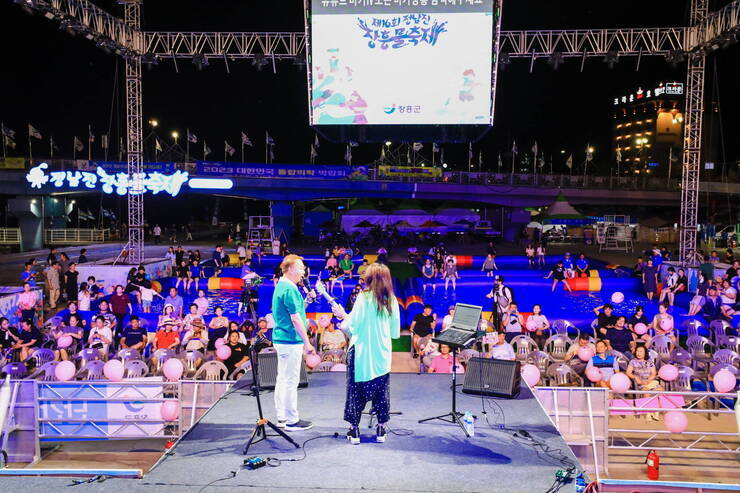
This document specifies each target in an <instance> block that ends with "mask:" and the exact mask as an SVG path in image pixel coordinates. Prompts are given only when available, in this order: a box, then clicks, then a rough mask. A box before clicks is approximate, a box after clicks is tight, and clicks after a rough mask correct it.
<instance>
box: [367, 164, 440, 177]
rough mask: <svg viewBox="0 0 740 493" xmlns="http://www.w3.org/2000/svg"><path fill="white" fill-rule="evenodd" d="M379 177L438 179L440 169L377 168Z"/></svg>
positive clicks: (414, 167)
mask: <svg viewBox="0 0 740 493" xmlns="http://www.w3.org/2000/svg"><path fill="white" fill-rule="evenodd" d="M378 173H379V174H380V176H408V177H419V178H425V177H429V178H439V177H440V176H442V169H441V168H422V167H421V166H387V165H386V166H378Z"/></svg>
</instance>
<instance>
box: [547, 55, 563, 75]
mask: <svg viewBox="0 0 740 493" xmlns="http://www.w3.org/2000/svg"><path fill="white" fill-rule="evenodd" d="M564 61H565V60H564V59H563V54H562V53H561V52H559V51H553V52H552V53H551V54H550V58H549V59H548V60H547V63H548V64H549V65H551V66H552V68H553V70H557V69H558V68H560V65H562V64H563V62H564Z"/></svg>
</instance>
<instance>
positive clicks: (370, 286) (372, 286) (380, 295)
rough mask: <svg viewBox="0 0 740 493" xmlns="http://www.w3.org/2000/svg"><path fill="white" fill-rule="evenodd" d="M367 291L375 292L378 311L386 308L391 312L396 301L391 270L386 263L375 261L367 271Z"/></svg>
mask: <svg viewBox="0 0 740 493" xmlns="http://www.w3.org/2000/svg"><path fill="white" fill-rule="evenodd" d="M364 277H365V284H367V289H366V291H368V292H370V293H372V294H373V296H374V297H375V301H376V302H377V304H378V311H381V312H382V311H383V310H386V311H387V312H388V315H390V314H391V303H392V302H395V300H394V298H395V296H394V295H393V281H392V280H391V271H390V270H389V269H388V267H387V266H386V265H384V264H379V263H377V262H376V263H374V264H370V266H369V267H368V268H367V270H366V271H365V276H364Z"/></svg>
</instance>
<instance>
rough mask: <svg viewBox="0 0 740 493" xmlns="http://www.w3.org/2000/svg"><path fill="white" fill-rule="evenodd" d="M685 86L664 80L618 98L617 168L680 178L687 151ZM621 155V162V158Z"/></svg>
mask: <svg viewBox="0 0 740 493" xmlns="http://www.w3.org/2000/svg"><path fill="white" fill-rule="evenodd" d="M683 111H684V85H683V84H682V83H680V82H666V83H662V82H661V83H660V84H659V85H658V86H657V87H654V88H653V87H651V88H647V89H646V88H644V87H639V88H637V90H636V91H635V92H633V93H630V94H627V95H623V96H618V97H615V98H614V155H613V162H614V163H615V171H616V170H617V168H618V171H619V174H620V175H622V176H624V175H625V174H640V173H649V174H660V175H662V176H667V175H668V173H671V175H672V176H674V177H678V176H679V173H680V171H679V170H680V169H681V167H680V165H679V163H680V162H681V152H682V151H683V146H682V142H683ZM620 158H621V162H619V161H620Z"/></svg>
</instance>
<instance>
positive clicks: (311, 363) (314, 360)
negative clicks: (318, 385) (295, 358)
mask: <svg viewBox="0 0 740 493" xmlns="http://www.w3.org/2000/svg"><path fill="white" fill-rule="evenodd" d="M319 363H321V356H319V355H318V354H309V355H307V356H306V366H308V367H309V368H316V367H317V366H319Z"/></svg>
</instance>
